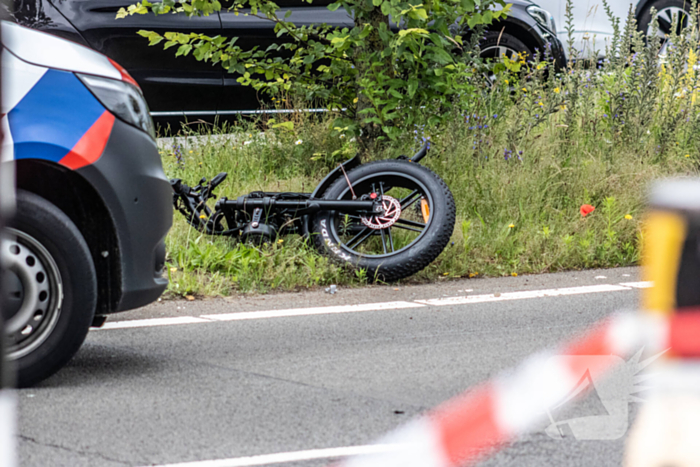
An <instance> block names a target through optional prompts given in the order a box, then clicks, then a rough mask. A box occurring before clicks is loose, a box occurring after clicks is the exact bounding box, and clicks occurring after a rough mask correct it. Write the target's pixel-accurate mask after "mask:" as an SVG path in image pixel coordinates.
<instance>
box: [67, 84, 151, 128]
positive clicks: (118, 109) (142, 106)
mask: <svg viewBox="0 0 700 467" xmlns="http://www.w3.org/2000/svg"><path fill="white" fill-rule="evenodd" d="M76 74H77V76H78V78H80V81H82V82H83V84H84V85H85V86H86V87H87V88H88V89H89V90H90V91H91V92H92V93H93V94H94V95H95V97H96V98H97V100H99V101H100V102H101V103H102V105H104V106H105V108H106V109H107V110H109V111H110V112H112V113H113V114H114V115H115V116H117V117H118V118H120V119H121V120H124V121H125V122H126V123H128V124H129V125H133V126H135V127H136V128H139V129H141V130H143V131H145V132H146V133H148V134H149V135H150V136H151V137H152V138H153V139H155V137H156V131H155V128H154V126H153V119H152V118H151V115H150V113H149V112H148V105H147V104H146V99H144V97H143V94H141V91H140V90H139V89H138V88H137V87H136V86H134V85H133V84H131V83H127V82H125V81H118V80H116V79H109V78H102V77H99V76H93V75H84V74H80V73H76Z"/></svg>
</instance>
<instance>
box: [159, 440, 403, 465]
mask: <svg viewBox="0 0 700 467" xmlns="http://www.w3.org/2000/svg"><path fill="white" fill-rule="evenodd" d="M400 449H405V446H404V445H401V444H371V445H367V446H348V447H342V448H328V449H311V450H308V451H293V452H280V453H276V454H263V455H260V456H250V457H236V458H233V459H217V460H209V461H196V462H183V463H179V464H166V465H161V466H158V467H250V466H254V465H269V464H283V463H287V462H299V461H306V460H313V459H332V458H337V457H348V456H359V455H363V454H377V453H386V452H394V451H398V450H400Z"/></svg>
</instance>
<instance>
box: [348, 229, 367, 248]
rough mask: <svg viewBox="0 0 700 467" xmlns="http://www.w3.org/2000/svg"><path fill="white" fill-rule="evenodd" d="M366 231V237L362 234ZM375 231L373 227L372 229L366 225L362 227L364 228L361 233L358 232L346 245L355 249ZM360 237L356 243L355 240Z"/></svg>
mask: <svg viewBox="0 0 700 467" xmlns="http://www.w3.org/2000/svg"><path fill="white" fill-rule="evenodd" d="M365 233H366V235H365V236H364V237H362V235H363V234H365ZM373 233H374V232H373V231H372V229H370V228H369V227H365V228H364V229H362V230H361V231H360V233H358V234H357V235H355V236H354V237H353V238H352V240H350V241H349V242H347V243H346V244H345V246H347V247H348V248H350V249H351V250H354V249H355V248H356V247H358V246H360V244H361V243H362V242H364V241H365V240H367V239H368V238H369V237H371V236H372V234H373ZM360 237H362V238H360ZM358 238H359V240H358V241H357V243H354V242H355V240H357V239H358Z"/></svg>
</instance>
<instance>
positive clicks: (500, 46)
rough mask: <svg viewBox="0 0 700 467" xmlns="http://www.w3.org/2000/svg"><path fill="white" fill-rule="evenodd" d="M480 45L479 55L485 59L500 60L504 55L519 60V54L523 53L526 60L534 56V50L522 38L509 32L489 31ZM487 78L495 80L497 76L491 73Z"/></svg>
mask: <svg viewBox="0 0 700 467" xmlns="http://www.w3.org/2000/svg"><path fill="white" fill-rule="evenodd" d="M479 45H480V49H481V51H480V52H479V56H480V57H481V58H482V59H484V60H485V61H490V60H500V59H501V57H503V56H506V57H508V58H509V59H511V60H516V61H517V60H518V58H517V55H518V54H522V55H523V57H524V58H525V59H526V60H529V59H531V58H532V50H530V48H529V47H528V46H526V45H525V44H524V43H523V42H522V41H521V40H520V39H518V38H517V37H515V36H511V35H510V34H508V33H507V32H502V33H501V32H500V31H488V32H487V33H486V34H484V38H483V39H482V40H481V42H480V43H479ZM487 79H488V80H489V81H491V82H493V81H494V79H495V76H494V75H493V74H492V73H491V74H489V76H487Z"/></svg>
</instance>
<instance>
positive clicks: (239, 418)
mask: <svg viewBox="0 0 700 467" xmlns="http://www.w3.org/2000/svg"><path fill="white" fill-rule="evenodd" d="M637 274H638V270H636V269H632V268H629V269H615V270H605V271H585V272H576V273H566V274H552V275H540V276H523V277H514V278H512V277H509V278H503V279H477V280H457V281H445V282H442V283H439V284H435V285H426V286H409V287H407V286H382V287H369V288H366V289H355V290H346V289H341V290H339V292H338V293H337V294H335V295H329V294H326V293H324V292H323V291H322V290H319V291H313V292H305V293H293V294H280V295H268V296H256V297H247V298H246V297H244V298H240V297H238V298H228V299H218V300H208V301H194V302H186V301H166V302H160V303H156V304H154V305H152V306H150V307H147V308H144V309H142V310H137V311H135V312H130V313H124V314H121V315H115V316H113V317H112V318H111V319H110V321H109V322H108V325H109V323H112V324H111V326H113V327H112V328H111V329H109V328H108V329H100V330H95V331H92V332H91V333H90V334H89V336H88V338H87V341H86V343H85V345H84V346H83V348H82V349H81V350H80V352H79V353H78V355H77V356H76V357H75V358H74V360H73V361H72V362H71V363H70V364H69V365H68V366H67V367H66V368H65V369H64V370H62V371H61V372H60V373H58V374H57V375H55V376H54V377H52V378H50V379H49V380H47V381H45V382H44V383H42V384H41V385H40V386H38V387H36V388H32V389H25V390H21V391H19V401H20V407H19V414H20V420H19V436H20V438H19V453H20V465H21V466H42V467H51V466H71V467H79V466H143V465H163V464H169V463H181V462H193V461H204V460H213V459H234V458H240V457H244V456H254V455H262V454H272V453H287V452H294V451H304V450H314V449H321V448H335V447H347V446H359V445H366V444H368V443H370V442H372V441H373V440H374V439H376V438H377V437H378V436H380V435H381V434H383V433H385V432H387V431H389V430H391V429H393V428H395V427H397V426H399V425H400V424H402V423H404V422H406V421H408V420H410V418H411V417H413V416H415V415H417V414H420V413H421V412H424V411H425V410H427V409H429V408H431V407H433V406H435V405H437V404H439V403H440V402H442V401H444V400H446V399H449V398H450V397H452V396H455V395H457V394H459V393H461V392H462V391H464V390H465V389H467V388H469V387H470V386H472V385H474V384H476V383H478V382H480V381H483V380H485V379H487V378H489V377H491V376H493V375H495V374H496V373H497V372H499V371H501V370H504V369H507V368H509V367H512V366H514V365H516V364H517V363H518V362H519V361H521V360H522V359H523V358H525V357H527V356H528V355H529V354H531V353H533V352H536V351H538V350H541V349H543V348H545V347H548V346H553V345H555V344H556V343H558V342H561V341H562V340H564V339H566V338H568V337H569V336H572V335H573V334H575V333H576V332H577V331H581V330H583V329H585V328H586V327H587V326H588V325H590V324H591V323H593V322H595V321H597V320H599V319H600V318H602V317H604V316H606V315H608V314H610V313H611V312H613V311H615V310H619V309H623V308H633V307H634V306H635V305H636V301H637V297H638V294H639V290H638V289H635V288H632V287H630V288H625V289H624V290H617V291H611V292H599V293H585V294H577V295H568V296H559V297H539V298H537V297H536V298H522V299H513V300H506V299H505V298H506V297H508V295H507V294H508V293H510V292H513V291H525V290H540V289H555V288H562V287H578V286H587V285H600V284H620V283H627V282H633V281H638V280H639V279H638V278H637ZM491 293H493V294H494V297H495V298H494V301H490V302H489V301H483V302H479V301H478V300H477V301H475V302H474V303H466V304H459V305H447V306H432V305H428V306H421V307H417V306H418V305H415V304H416V303H420V302H416V300H430V299H445V298H448V297H452V296H465V295H467V296H474V295H480V294H491ZM394 301H404V302H408V303H409V305H411V304H414V305H411V306H415V307H412V308H401V307H400V306H401V305H399V307H398V308H395V309H385V310H375V311H361V312H357V311H356V312H352V311H351V312H343V313H326V312H324V311H323V310H325V309H322V310H321V311H316V313H318V314H306V315H300V316H284V313H282V314H283V316H276V317H275V316H274V313H272V317H265V316H269V314H268V315H259V314H258V315H255V314H252V315H247V316H248V317H249V318H250V319H237V320H230V321H216V320H214V319H212V318H211V317H209V318H205V319H201V320H200V321H197V320H194V321H195V322H192V323H190V324H172V322H173V321H172V320H171V321H168V320H167V319H166V318H178V317H180V319H182V317H199V316H201V315H207V316H209V315H214V316H218V315H221V314H227V313H242V312H247V311H256V310H280V309H289V308H292V309H297V308H303V307H326V306H339V305H346V304H351V305H352V304H366V303H376V302H394ZM428 303H431V302H428ZM432 303H434V302H432ZM407 306H408V305H407ZM221 316H224V315H221ZM241 316H242V315H241ZM164 319H166V320H165V321H164ZM125 320H133V321H132V322H130V323H129V324H131V325H134V327H122V328H120V327H119V326H121V325H123V324H124V321H125ZM146 320H149V321H146ZM153 320H155V321H153ZM114 322H116V324H114ZM167 323H169V324H171V325H157V324H167ZM635 407H636V404H631V407H630V409H631V412H630V419H632V417H633V416H634V413H635ZM574 410H578V411H579V413H580V414H585V412H586V411H589V412H591V411H595V410H597V409H596V407H595V401H584V402H582V403H580V404H579V406H578V407H575V408H574ZM591 413H592V412H591ZM542 428H544V426H543V427H542ZM623 447H624V437H623V438H621V439H617V440H610V441H577V440H575V439H573V438H569V439H565V440H555V439H552V438H549V437H548V436H547V435H546V434H545V433H544V430H543V429H542V430H539V431H536V432H534V433H531V434H529V435H527V436H525V437H523V438H521V439H520V440H518V441H516V442H515V443H513V444H512V445H511V446H510V447H508V448H506V449H505V450H503V451H502V452H500V453H498V454H496V455H495V456H494V457H492V458H491V459H489V460H487V461H485V462H484V463H483V464H480V465H489V466H518V467H522V466H550V465H551V466H589V465H596V466H613V465H615V466H617V465H620V462H621V458H622V452H623ZM330 460H331V459H320V460H309V461H302V462H288V463H280V464H275V465H280V466H283V467H292V466H294V467H297V466H322V465H327V464H328V463H329V461H330ZM221 465H225V464H221ZM234 465H243V464H234ZM245 465H254V464H245ZM255 465H258V464H255Z"/></svg>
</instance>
